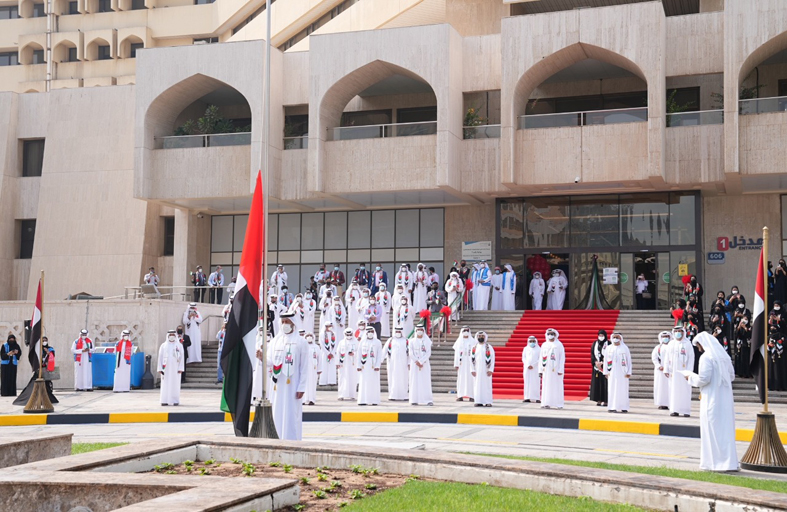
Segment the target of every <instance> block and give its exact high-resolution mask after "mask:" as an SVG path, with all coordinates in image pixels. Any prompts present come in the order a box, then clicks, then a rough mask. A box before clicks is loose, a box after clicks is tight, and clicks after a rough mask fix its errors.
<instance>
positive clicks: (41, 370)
mask: <svg viewBox="0 0 787 512" xmlns="http://www.w3.org/2000/svg"><path fill="white" fill-rule="evenodd" d="M40 315H41V319H40V320H39V321H38V323H39V325H40V326H41V329H40V334H39V335H38V378H39V379H43V378H44V364H43V361H44V271H43V270H42V271H41V310H40Z"/></svg>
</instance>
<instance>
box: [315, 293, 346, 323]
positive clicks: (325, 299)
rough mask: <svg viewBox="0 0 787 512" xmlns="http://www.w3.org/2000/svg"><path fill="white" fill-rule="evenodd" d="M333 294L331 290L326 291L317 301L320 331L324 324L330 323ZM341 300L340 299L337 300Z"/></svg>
mask: <svg viewBox="0 0 787 512" xmlns="http://www.w3.org/2000/svg"><path fill="white" fill-rule="evenodd" d="M333 297H334V296H333V294H332V292H327V293H326V294H325V295H324V296H322V297H320V301H319V306H318V307H319V308H320V328H319V331H318V332H322V330H323V329H325V324H327V323H331V322H332V321H333V320H331V308H332V307H333ZM339 302H341V300H340V301H339Z"/></svg>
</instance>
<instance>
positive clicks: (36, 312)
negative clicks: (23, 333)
mask: <svg viewBox="0 0 787 512" xmlns="http://www.w3.org/2000/svg"><path fill="white" fill-rule="evenodd" d="M39 343H41V281H40V280H39V281H38V293H37V294H36V306H35V309H33V319H32V320H31V321H30V338H29V345H30V351H29V352H28V354H27V358H28V360H29V361H30V366H32V367H33V372H34V373H35V372H38V367H39V366H40V365H41V360H40V359H39V357H40V356H39V350H40V347H39V346H38V344H39Z"/></svg>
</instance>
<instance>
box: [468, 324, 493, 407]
mask: <svg viewBox="0 0 787 512" xmlns="http://www.w3.org/2000/svg"><path fill="white" fill-rule="evenodd" d="M475 339H476V342H477V343H476V346H474V347H473V350H472V351H471V353H470V359H471V360H472V362H473V377H475V387H474V391H473V394H474V395H475V406H476V407H492V374H493V373H494V372H495V349H494V348H492V345H490V344H489V342H488V340H487V336H486V333H485V332H484V331H478V332H477V333H475Z"/></svg>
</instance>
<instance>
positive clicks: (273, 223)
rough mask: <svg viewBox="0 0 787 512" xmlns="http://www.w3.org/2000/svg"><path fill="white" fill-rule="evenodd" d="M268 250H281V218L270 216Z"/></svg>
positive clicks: (266, 227) (267, 227)
mask: <svg viewBox="0 0 787 512" xmlns="http://www.w3.org/2000/svg"><path fill="white" fill-rule="evenodd" d="M265 229H267V230H268V250H270V251H277V250H278V249H279V216H278V215H276V214H274V215H271V214H268V225H267V226H265Z"/></svg>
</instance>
